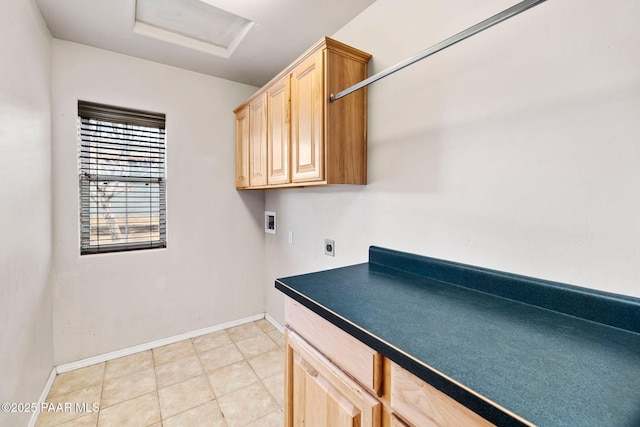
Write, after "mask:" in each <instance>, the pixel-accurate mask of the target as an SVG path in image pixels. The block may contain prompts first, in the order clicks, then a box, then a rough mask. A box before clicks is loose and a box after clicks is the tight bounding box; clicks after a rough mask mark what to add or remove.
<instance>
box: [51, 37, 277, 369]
mask: <svg viewBox="0 0 640 427" xmlns="http://www.w3.org/2000/svg"><path fill="white" fill-rule="evenodd" d="M255 90H256V88H254V87H251V86H247V85H242V84H238V83H233V82H230V81H227V80H222V79H218V78H214V77H210V76H205V75H202V74H198V73H193V72H189V71H185V70H181V69H178V68H173V67H169V66H165V65H160V64H157V63H153V62H149V61H144V60H140V59H136V58H132V57H128V56H124V55H120V54H115V53H112V52H108V51H104V50H99V49H95V48H90V47H87V46H83V45H79V44H75V43H70V42H65V41H60V40H54V43H53V153H54V156H53V167H54V195H55V200H54V216H53V218H54V275H53V277H54V282H55V285H54V286H55V299H54V307H55V308H54V325H55V328H54V357H55V363H56V364H62V363H68V362H72V361H76V360H80V359H83V358H87V357H90V356H94V355H99V354H104V353H107V352H111V351H115V350H119V349H123V348H127V347H131V346H134V345H138V344H143V343H147V342H151V341H154V340H158V339H161V338H166V337H170V336H173V335H177V334H181V333H185V332H189V331H193V330H196V329H200V328H204V327H208V326H214V325H217V324H220V323H223V322H228V321H232V320H236V319H239V318H242V317H246V316H250V315H253V314H257V313H262V312H264V294H263V292H262V291H261V289H260V286H259V283H261V282H262V281H263V278H264V271H263V262H264V240H263V239H264V237H263V232H262V222H263V219H262V216H263V213H262V211H263V209H264V195H263V194H262V192H243V193H239V192H237V191H236V190H235V172H234V170H235V161H234V158H235V146H234V134H235V128H234V119H233V113H232V110H233V109H234V108H235V107H236V106H237V105H238V104H240V102H242V101H243V100H244V99H245V98H247V97H248V96H249V95H250V94H251V93H253V92H254V91H255ZM78 99H82V100H86V101H93V102H100V103H106V104H112V105H119V106H124V107H130V108H137V109H143V110H150V111H156V112H161V113H165V114H166V117H167V119H166V120H167V146H168V148H167V167H168V170H167V239H168V248H167V249H161V250H149V251H138V252H126V253H115V254H101V255H85V256H80V250H79V224H78V221H79V218H78V166H77V165H78V160H77V155H78V154H77V130H76V117H77V101H78Z"/></svg>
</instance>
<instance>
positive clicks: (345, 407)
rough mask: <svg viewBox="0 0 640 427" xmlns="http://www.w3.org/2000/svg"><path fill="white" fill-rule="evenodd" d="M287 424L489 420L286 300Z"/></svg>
mask: <svg viewBox="0 0 640 427" xmlns="http://www.w3.org/2000/svg"><path fill="white" fill-rule="evenodd" d="M285 324H286V330H285V358H286V360H285V426H287V427H297V426H323V427H324V426H329V425H330V426H350V427H353V426H372V427H387V426H389V427H424V426H433V427H449V426H451V427H452V426H461V425H464V426H477V427H487V426H492V425H493V424H491V423H490V422H489V421H487V420H486V419H484V418H482V417H481V416H479V415H478V414H476V413H474V412H473V411H471V410H470V409H468V408H466V407H465V406H464V405H462V404H460V403H458V402H457V401H455V400H453V399H452V398H450V397H449V396H447V395H446V394H444V393H442V392H441V391H439V390H437V389H436V388H434V387H433V386H431V385H430V384H428V383H426V382H424V381H423V380H421V379H420V378H418V377H416V376H415V375H413V374H411V373H410V372H408V371H406V370H405V369H403V368H402V367H400V366H399V365H397V364H395V363H394V362H392V361H391V360H389V359H386V358H384V357H382V355H381V354H379V353H377V352H376V351H375V350H373V349H371V348H369V347H368V346H366V345H365V344H363V343H362V342H360V341H358V340H356V339H355V338H353V337H352V336H351V335H349V334H347V333H346V332H344V331H343V330H341V329H340V328H338V327H336V326H334V325H333V324H331V323H329V322H328V321H327V320H325V319H323V318H322V317H320V316H318V315H317V314H315V313H313V312H312V311H310V310H309V309H307V308H306V307H304V306H302V305H301V304H300V303H298V302H296V301H294V300H292V299H291V298H288V297H287V298H285Z"/></svg>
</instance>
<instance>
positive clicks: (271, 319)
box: [264, 313, 284, 334]
mask: <svg viewBox="0 0 640 427" xmlns="http://www.w3.org/2000/svg"><path fill="white" fill-rule="evenodd" d="M264 318H265V319H267V320H268V321H269V323H271V324H272V325H273V326H274V327H275V328H276V329H277V330H279V331H280V332H281V333H283V334H284V326H282V325H281V324H280V323H278V321H277V320H276V319H274V318H273V317H271V316H270V315H269V313H265V314H264Z"/></svg>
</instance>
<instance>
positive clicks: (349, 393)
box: [285, 330, 382, 427]
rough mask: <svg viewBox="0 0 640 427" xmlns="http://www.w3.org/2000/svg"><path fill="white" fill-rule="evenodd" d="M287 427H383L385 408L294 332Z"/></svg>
mask: <svg viewBox="0 0 640 427" xmlns="http://www.w3.org/2000/svg"><path fill="white" fill-rule="evenodd" d="M286 358H287V359H286V373H285V426H287V427H298V426H304V427H326V426H332V427H347V426H348V427H379V426H381V407H382V404H381V403H380V402H379V401H378V400H377V399H376V398H374V397H373V396H371V395H370V394H369V393H367V392H366V391H365V390H364V389H363V388H362V387H360V386H359V385H358V384H357V383H356V382H355V381H353V380H352V379H351V378H349V377H348V376H347V375H346V374H345V373H344V372H342V371H341V370H340V369H339V368H338V367H336V366H335V365H333V364H332V363H331V362H330V361H329V360H327V359H326V358H325V357H324V356H322V355H321V354H320V353H319V352H318V351H317V350H315V349H314V348H313V347H311V346H310V345H309V344H307V343H306V342H305V341H304V340H302V339H301V338H300V337H298V336H297V335H296V334H295V333H293V332H291V331H290V330H287V331H286Z"/></svg>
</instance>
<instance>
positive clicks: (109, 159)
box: [78, 101, 167, 255]
mask: <svg viewBox="0 0 640 427" xmlns="http://www.w3.org/2000/svg"><path fill="white" fill-rule="evenodd" d="M78 133H79V142H80V147H79V150H80V152H79V163H80V227H81V230H80V240H81V242H80V253H81V254H83V255H85V254H95V253H104V252H115V251H127V250H136V249H151V248H164V247H166V246H167V239H166V179H165V115H164V114H159V113H151V112H147V111H139V110H132V109H126V108H120V107H113V106H109V105H102V104H95V103H90V102H85V101H79V102H78Z"/></svg>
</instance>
